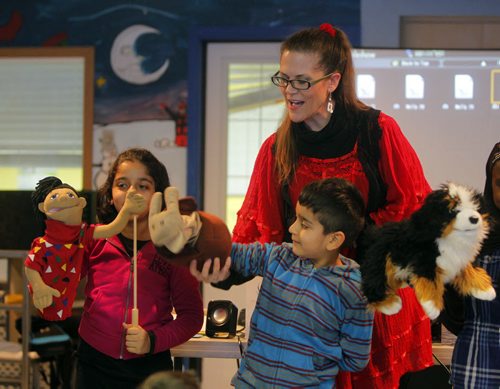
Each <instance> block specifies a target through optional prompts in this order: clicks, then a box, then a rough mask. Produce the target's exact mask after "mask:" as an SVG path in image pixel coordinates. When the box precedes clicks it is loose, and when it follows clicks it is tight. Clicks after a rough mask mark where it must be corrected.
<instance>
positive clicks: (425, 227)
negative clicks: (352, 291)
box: [358, 183, 496, 319]
mask: <svg viewBox="0 0 500 389" xmlns="http://www.w3.org/2000/svg"><path fill="white" fill-rule="evenodd" d="M487 233H488V225H487V223H486V222H485V219H484V218H483V215H481V214H480V213H479V195H478V194H477V193H476V192H474V191H472V190H471V189H469V188H467V187H464V186H461V185H457V184H454V183H447V184H445V185H442V186H441V188H440V189H438V190H435V191H433V192H431V193H429V195H428V196H427V197H426V199H425V201H424V204H423V205H422V207H421V208H420V209H419V210H417V211H416V212H414V213H413V214H412V215H411V216H410V218H409V219H407V220H403V221H401V222H392V223H387V224H384V225H383V226H381V227H373V228H372V229H371V230H369V231H367V233H366V235H365V237H364V239H363V242H362V244H361V247H362V248H361V250H360V256H359V257H358V258H360V263H361V274H362V289H363V293H364V294H365V296H366V297H367V299H368V303H369V307H371V308H372V309H376V310H379V311H380V312H382V313H385V314H387V315H392V314H395V313H397V312H399V310H400V309H401V306H402V303H401V299H400V297H399V296H398V295H397V293H396V291H397V289H398V288H401V287H403V286H407V284H409V285H410V286H412V287H413V288H414V290H415V294H416V296H417V299H418V300H419V302H420V304H421V305H422V307H423V309H424V311H425V313H426V314H427V316H428V317H429V318H430V319H435V318H437V317H438V315H439V313H440V311H441V310H442V309H443V294H444V288H445V287H444V286H445V284H448V283H451V284H453V286H454V287H455V288H456V290H457V291H458V292H459V293H460V294H462V295H472V296H474V297H476V298H478V299H481V300H493V299H494V298H495V295H496V294H495V290H494V289H493V286H492V283H491V278H490V277H489V275H488V274H487V273H486V272H485V271H484V269H482V268H479V267H474V266H473V264H472V263H473V261H474V259H475V257H476V255H477V254H478V252H479V250H480V248H481V244H482V242H483V239H484V238H485V237H486V235H487Z"/></svg>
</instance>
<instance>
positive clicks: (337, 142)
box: [195, 24, 433, 389]
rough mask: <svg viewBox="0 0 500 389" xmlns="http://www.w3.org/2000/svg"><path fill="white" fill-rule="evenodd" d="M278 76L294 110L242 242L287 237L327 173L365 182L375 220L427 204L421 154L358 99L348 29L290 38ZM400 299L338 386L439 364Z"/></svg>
mask: <svg viewBox="0 0 500 389" xmlns="http://www.w3.org/2000/svg"><path fill="white" fill-rule="evenodd" d="M272 82H273V83H274V84H275V85H276V86H277V87H279V88H280V90H281V93H282V94H283V98H284V101H285V105H286V109H287V115H286V117H285V118H284V120H283V122H282V123H281V125H280V126H279V128H278V130H277V131H276V133H274V134H272V135H271V136H270V137H269V138H268V139H267V140H266V141H265V142H264V143H263V145H262V146H261V149H260V151H259V154H258V156H257V159H256V162H255V166H254V170H253V174H252V177H251V180H250V185H249V188H248V191H247V193H246V196H245V200H244V202H243V206H242V208H241V209H240V211H239V212H238V219H237V223H236V226H235V228H234V231H233V240H234V241H235V242H242V243H247V242H254V241H260V242H262V243H264V242H282V241H286V240H288V239H289V237H288V236H287V234H288V232H287V231H288V226H289V225H290V224H291V223H292V222H293V219H294V205H295V203H296V202H297V198H298V195H299V193H300V191H301V190H302V188H303V187H304V185H306V184H307V183H309V182H311V181H313V180H318V179H321V178H326V177H341V178H345V179H347V180H349V181H351V182H353V183H354V184H355V185H356V186H357V187H358V189H359V190H360V191H361V193H362V195H363V197H364V199H365V202H366V204H367V209H368V213H367V220H368V223H370V222H371V223H375V224H383V223H385V222H388V221H399V220H401V219H404V218H406V217H408V216H409V215H410V214H411V213H412V212H413V211H415V210H416V209H417V208H419V207H420V205H421V204H422V201H423V199H424V198H425V196H426V194H427V193H428V192H429V191H430V190H431V189H430V187H429V184H428V183H427V181H426V179H425V176H424V173H423V170H422V166H421V164H420V161H419V159H418V156H417V155H416V153H415V151H414V149H413V148H412V147H411V145H410V144H409V142H408V140H407V139H406V138H405V136H404V135H403V133H402V132H401V129H400V128H399V126H398V124H397V123H396V121H395V120H394V119H393V118H392V117H390V116H388V115H386V114H384V113H383V112H380V111H378V110H375V109H373V108H370V107H368V106H367V105H365V104H364V103H362V102H361V101H360V100H358V99H357V97H356V93H355V75H354V67H353V62H352V57H351V45H350V43H349V40H348V38H347V36H346V35H345V34H344V32H343V31H341V30H340V29H338V28H335V27H333V26H331V25H330V24H323V25H321V26H320V27H319V28H310V29H305V30H302V31H299V32H297V33H295V34H294V35H292V36H291V37H289V38H288V39H287V40H286V41H284V43H283V44H282V45H281V57H280V68H279V70H278V71H277V72H276V74H275V75H274V76H273V77H272ZM206 269H208V267H206ZM195 275H197V276H198V278H199V279H202V278H203V279H204V280H205V281H206V280H207V279H208V280H210V281H212V282H213V281H220V280H224V279H225V281H223V282H220V283H218V284H217V285H215V286H217V287H221V288H224V289H227V288H228V287H229V286H230V285H234V284H240V283H242V282H243V281H246V280H245V279H243V278H241V276H239V275H238V274H229V270H228V268H227V267H225V268H223V269H221V271H220V272H217V271H216V272H214V273H212V274H207V272H205V273H204V274H202V273H201V272H199V273H197V274H195ZM226 277H229V278H226ZM399 295H400V297H401V299H402V301H403V308H402V310H401V311H400V312H399V313H397V314H395V315H392V316H387V315H384V314H380V313H376V315H375V323H374V329H373V340H372V351H371V361H370V363H369V365H368V366H367V368H366V369H365V370H363V371H362V372H360V373H351V374H350V375H349V374H348V373H343V374H341V375H340V376H339V379H338V380H337V387H339V388H350V387H353V388H356V389H358V388H359V389H366V388H381V389H382V388H383V389H387V388H398V387H399V385H400V378H401V376H402V375H404V374H405V373H407V372H411V371H417V370H421V369H424V368H426V367H428V366H430V365H432V364H433V360H432V341H431V332H430V321H429V319H428V318H427V316H426V315H425V313H424V312H423V310H422V308H421V307H420V304H418V302H417V300H416V297H415V294H414V292H413V290H412V289H411V288H409V287H407V288H403V289H400V290H399ZM402 386H403V385H402Z"/></svg>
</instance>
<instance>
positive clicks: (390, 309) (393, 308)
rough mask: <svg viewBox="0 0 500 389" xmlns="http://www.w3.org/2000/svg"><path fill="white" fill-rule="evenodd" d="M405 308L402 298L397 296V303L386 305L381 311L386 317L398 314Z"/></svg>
mask: <svg viewBox="0 0 500 389" xmlns="http://www.w3.org/2000/svg"><path fill="white" fill-rule="evenodd" d="M402 307H403V303H402V301H401V297H399V296H396V299H395V301H394V302H393V303H392V304H388V305H384V306H381V307H380V308H379V311H380V312H382V313H384V314H386V315H394V314H395V313H398V312H399V311H400V310H401V308H402Z"/></svg>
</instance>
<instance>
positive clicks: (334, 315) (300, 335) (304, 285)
mask: <svg viewBox="0 0 500 389" xmlns="http://www.w3.org/2000/svg"><path fill="white" fill-rule="evenodd" d="M231 258H232V261H233V263H232V269H234V270H236V271H238V272H239V273H242V274H243V275H246V276H249V275H254V276H255V275H258V276H262V278H263V279H262V284H261V286H260V291H259V296H258V298H257V304H256V306H255V310H254V313H253V315H252V319H251V330H250V337H249V339H248V347H247V350H246V353H245V355H244V358H243V360H242V362H241V366H240V368H239V370H238V372H237V373H236V375H235V376H234V377H233V379H232V384H233V385H234V386H236V387H237V388H252V387H255V388H294V387H295V388H296V387H315V388H318V387H319V388H329V389H330V388H333V387H335V377H336V375H337V373H338V371H339V369H340V370H347V371H359V370H362V369H363V368H364V367H365V366H366V364H367V363H368V360H369V358H370V343H371V334H372V325H373V314H372V313H371V312H369V311H368V310H367V309H366V299H365V297H364V296H363V295H362V293H361V287H360V286H361V285H360V284H361V273H360V271H359V266H358V264H357V263H356V262H354V261H352V260H350V259H348V258H345V257H341V260H342V265H341V266H328V267H322V268H317V269H315V268H314V265H313V263H312V262H311V261H310V260H308V259H304V258H300V257H297V256H296V255H295V254H293V252H292V247H291V245H290V244H287V243H283V244H281V245H277V244H274V243H271V244H261V243H253V244H250V245H245V244H237V243H233V249H232V252H231Z"/></svg>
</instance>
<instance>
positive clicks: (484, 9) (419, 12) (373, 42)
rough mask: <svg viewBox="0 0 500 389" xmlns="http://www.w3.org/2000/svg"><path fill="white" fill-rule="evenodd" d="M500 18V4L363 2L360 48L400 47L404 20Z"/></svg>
mask: <svg viewBox="0 0 500 389" xmlns="http://www.w3.org/2000/svg"><path fill="white" fill-rule="evenodd" d="M423 15H426V16H429V15H432V16H499V15H500V2H499V1H491V0H475V1H470V0H439V1H435V0H404V1H402V0H361V1H360V17H361V44H362V46H364V47H399V22H400V17H401V16H423Z"/></svg>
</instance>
